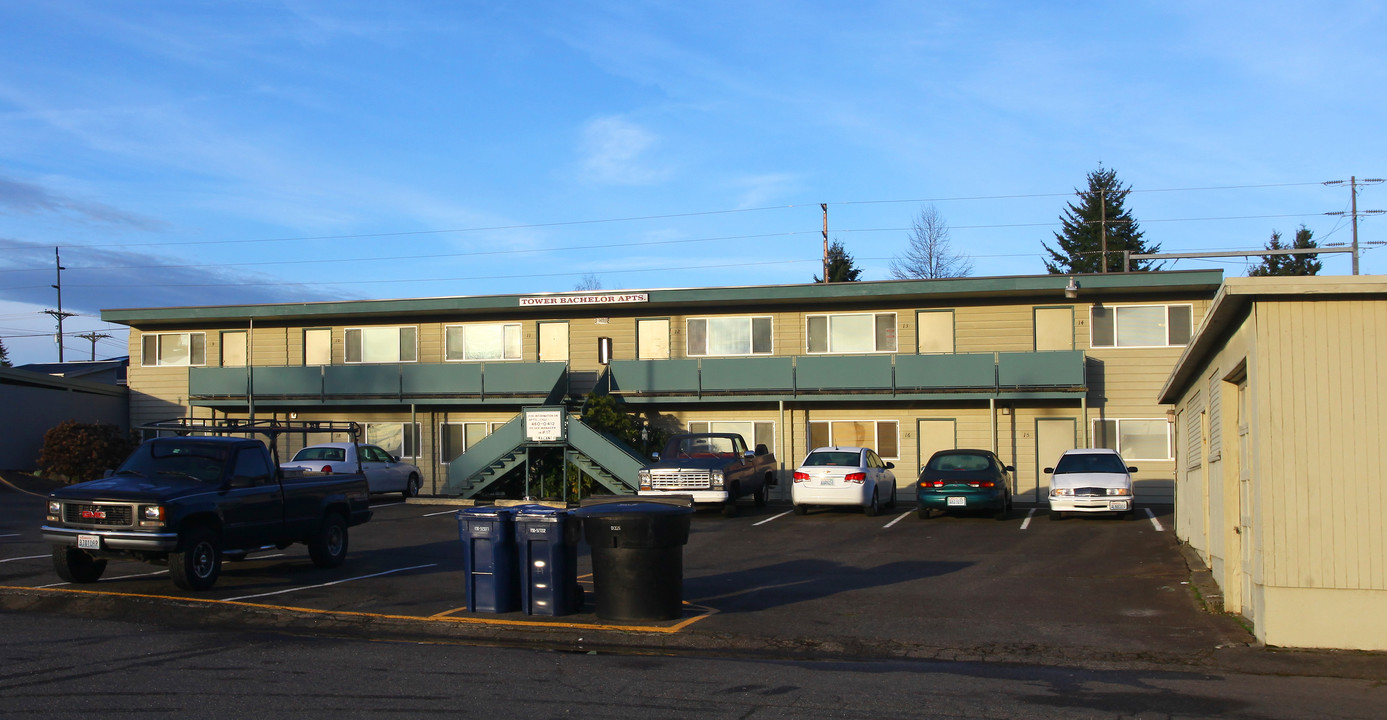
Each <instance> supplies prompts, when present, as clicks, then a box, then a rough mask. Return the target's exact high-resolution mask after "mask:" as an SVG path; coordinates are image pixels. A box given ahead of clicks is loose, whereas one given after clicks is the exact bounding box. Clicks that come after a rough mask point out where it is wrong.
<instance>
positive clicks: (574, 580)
mask: <svg viewBox="0 0 1387 720" xmlns="http://www.w3.org/2000/svg"><path fill="white" fill-rule="evenodd" d="M581 531H582V526H580V525H579V524H578V521H577V520H575V519H574V518H572V517H570V516H569V513H568V511H567V510H563V509H559V508H552V507H547V506H544V505H522V506H520V507H518V508H516V514H515V545H516V551H517V553H518V556H519V563H518V567H517V569H518V571H519V573H520V608H521V609H522V610H524V611H525V613H526V614H528V615H572V614H573V613H576V612H578V611H579V610H581V609H582V607H583V588H582V586H580V585H579V584H578V536H579V534H580V533H581Z"/></svg>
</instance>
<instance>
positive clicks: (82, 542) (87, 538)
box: [77, 535, 101, 550]
mask: <svg viewBox="0 0 1387 720" xmlns="http://www.w3.org/2000/svg"><path fill="white" fill-rule="evenodd" d="M77 547H79V548H82V549H83V550H100V549H101V536H100V535H78V536H77Z"/></svg>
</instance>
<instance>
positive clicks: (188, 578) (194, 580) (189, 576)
mask: <svg viewBox="0 0 1387 720" xmlns="http://www.w3.org/2000/svg"><path fill="white" fill-rule="evenodd" d="M179 548H180V549H179V550H178V551H177V552H172V553H169V576H170V577H172V578H173V584H174V585H177V586H178V587H180V588H183V589H184V590H208V589H210V588H211V587H212V586H213V585H216V584H217V577H218V576H220V575H221V574H222V549H221V542H220V541H219V540H218V538H217V533H215V532H213V531H212V530H211V529H210V528H205V527H194V528H193V529H191V530H189V531H187V532H186V533H184V535H183V541H182V542H181V543H179Z"/></svg>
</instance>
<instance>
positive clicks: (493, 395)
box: [188, 363, 568, 404]
mask: <svg viewBox="0 0 1387 720" xmlns="http://www.w3.org/2000/svg"><path fill="white" fill-rule="evenodd" d="M567 379H568V365H567V364H566V363H440V364H415V363H398V364H395V363H392V364H362V365H324V366H292V367H285V366H276V367H266V366H257V367H254V368H243V367H242V368H190V369H189V372H188V393H189V396H190V397H191V399H192V400H194V401H202V402H228V403H230V402H248V401H249V400H250V399H254V401H255V402H256V403H273V402H276V401H307V402H319V403H327V404H331V403H334V402H337V403H349V402H354V401H367V400H375V401H391V402H430V401H435V402H441V401H445V400H448V401H468V400H480V401H487V400H494V401H504V400H507V399H511V398H522V399H545V398H550V397H553V396H554V395H556V394H561V393H563V392H565V391H566V390H567Z"/></svg>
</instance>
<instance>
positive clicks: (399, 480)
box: [280, 443, 419, 498]
mask: <svg viewBox="0 0 1387 720" xmlns="http://www.w3.org/2000/svg"><path fill="white" fill-rule="evenodd" d="M358 449H360V451H361V472H362V473H364V474H365V475H366V485H367V486H368V487H369V488H370V491H371V492H373V493H386V492H397V493H400V494H401V495H403V496H404V497H407V498H409V497H414V496H415V495H417V494H419V468H417V467H415V466H413V465H410V464H409V463H407V462H400V459H399V458H397V457H394V456H392V455H391V454H390V453H388V452H386V451H384V450H382V449H380V448H379V447H376V446H375V445H355V444H352V443H323V444H322V445H309V446H308V447H306V448H304V449H302V450H300V451H298V452H297V453H295V454H294V459H293V460H290V461H289V462H286V463H280V467H281V468H283V469H285V470H302V471H304V472H321V473H331V472H339V473H354V472H356V471H357V469H356V458H357V450H358Z"/></svg>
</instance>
